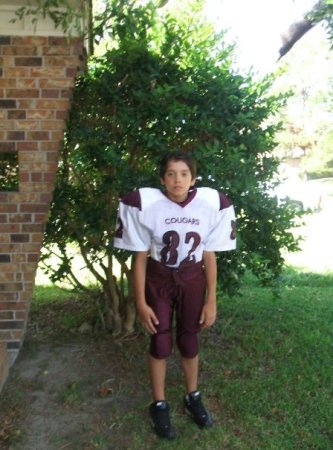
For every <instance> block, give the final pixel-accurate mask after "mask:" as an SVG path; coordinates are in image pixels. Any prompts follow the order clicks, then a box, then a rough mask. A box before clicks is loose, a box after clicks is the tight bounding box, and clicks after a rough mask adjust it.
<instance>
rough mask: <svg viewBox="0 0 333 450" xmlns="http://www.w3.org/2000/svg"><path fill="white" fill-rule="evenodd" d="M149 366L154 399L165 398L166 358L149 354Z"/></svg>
mask: <svg viewBox="0 0 333 450" xmlns="http://www.w3.org/2000/svg"><path fill="white" fill-rule="evenodd" d="M148 367H149V375H150V383H151V389H152V395H153V399H154V401H159V400H165V376H166V360H165V359H156V358H154V357H153V356H151V355H148Z"/></svg>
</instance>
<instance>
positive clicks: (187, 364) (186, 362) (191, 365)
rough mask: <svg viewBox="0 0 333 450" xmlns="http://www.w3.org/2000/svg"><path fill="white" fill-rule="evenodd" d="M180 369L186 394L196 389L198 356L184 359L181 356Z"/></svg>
mask: <svg viewBox="0 0 333 450" xmlns="http://www.w3.org/2000/svg"><path fill="white" fill-rule="evenodd" d="M181 361H182V369H183V373H184V377H185V384H186V389H187V393H188V394H189V393H190V392H193V391H196V390H197V389H198V373H199V356H198V355H197V356H195V357H194V358H184V356H182V359H181Z"/></svg>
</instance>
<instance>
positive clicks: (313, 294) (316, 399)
mask: <svg viewBox="0 0 333 450" xmlns="http://www.w3.org/2000/svg"><path fill="white" fill-rule="evenodd" d="M284 277H285V280H284V287H283V289H282V295H281V298H279V299H276V298H274V297H273V296H272V294H271V292H270V291H269V290H268V289H263V288H261V287H259V286H258V285H257V284H256V283H255V282H253V281H251V280H250V279H249V280H248V281H247V284H246V285H245V286H244V287H243V289H242V292H241V295H240V296H238V297H237V298H234V299H221V300H220V302H219V317H220V318H219V320H218V323H217V324H216V325H215V327H214V329H213V330H211V331H209V332H206V333H205V334H203V336H202V352H201V373H200V381H201V383H200V388H201V389H202V391H203V393H204V395H205V398H206V401H207V403H208V404H209V406H210V408H211V409H212V411H213V413H214V416H215V427H214V428H212V429H211V430H204V431H199V430H197V428H196V427H195V426H194V425H192V424H191V423H189V421H188V418H187V417H186V416H185V415H184V413H183V411H182V407H181V397H182V395H183V386H182V385H181V383H178V384H176V383H175V378H177V377H179V376H180V374H179V373H176V374H175V373H171V374H169V375H168V380H169V383H170V384H171V387H169V389H168V392H169V400H170V401H171V404H172V405H173V409H172V417H173V419H174V422H175V425H176V426H177V430H178V437H177V439H176V441H175V442H173V443H169V442H163V441H162V442H160V443H159V448H160V449H167V448H172V449H179V450H187V449H189V450H190V449H193V448H200V449H209V450H216V449H217V450H226V449H232V450H236V449H239V450H240V449H242V450H249V449H262V450H268V449H272V450H273V449H274V450H282V449H283V450H288V449H290V450H291V449H318V450H319V449H320V450H325V449H327V450H329V449H332V448H333V415H332V411H333V370H332V368H333V327H332V323H333V283H332V281H333V275H326V276H325V275H318V274H300V275H298V274H297V273H296V272H295V271H292V270H289V271H286V273H285V275H284ZM145 414H146V411H145V410H144V409H143V410H142V413H141V416H140V415H139V416H138V415H137V414H136V415H131V414H129V416H128V418H127V419H128V420H127V421H126V419H124V422H126V425H124V430H125V428H128V429H131V430H132V434H131V438H130V439H129V440H128V443H127V445H128V447H127V448H130V449H133V450H134V449H136V448H154V445H156V440H155V438H153V437H150V434H149V433H150V430H149V427H146V428H143V429H142V423H144V421H145ZM139 442H145V443H146V444H145V445H146V447H142V446H141V447H140V446H139ZM194 442H195V445H194V444H193V443H194Z"/></svg>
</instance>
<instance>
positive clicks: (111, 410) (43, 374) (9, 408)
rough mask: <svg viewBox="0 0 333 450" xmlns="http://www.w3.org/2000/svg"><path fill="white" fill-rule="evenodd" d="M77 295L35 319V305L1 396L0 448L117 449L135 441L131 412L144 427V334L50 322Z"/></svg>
mask: <svg viewBox="0 0 333 450" xmlns="http://www.w3.org/2000/svg"><path fill="white" fill-rule="evenodd" d="M76 303H77V302H74V304H73V302H69V303H68V305H67V306H65V305H63V306H62V307H61V308H59V305H58V306H57V305H55V306H54V309H52V305H51V306H50V307H49V308H47V309H45V315H44V316H43V314H41V313H40V312H39V315H38V324H39V325H38V327H36V315H34V314H33V313H32V317H31V321H30V327H29V330H28V332H27V336H26V339H25V343H24V347H23V349H22V350H21V352H20V354H19V356H18V359H17V361H16V362H15V364H14V366H13V368H12V369H11V372H10V376H9V379H8V381H7V383H6V384H5V387H4V388H3V391H2V393H1V397H0V449H2V450H4V449H6V450H60V449H63V450H65V449H66V450H74V449H75V450H76V449H77V450H90V449H110V450H111V449H117V450H118V449H119V450H121V449H128V448H135V447H132V446H131V442H133V436H134V435H133V434H130V435H129V433H128V429H127V427H126V426H124V423H126V422H128V420H127V419H128V418H131V417H132V424H131V426H132V429H131V432H133V433H134V434H135V430H136V426H138V427H141V430H142V427H147V430H148V424H147V420H146V408H147V402H149V400H150V394H149V390H148V386H147V383H146V380H147V374H146V373H143V372H144V371H145V358H146V357H145V337H144V336H143V335H140V334H138V335H135V336H131V337H130V338H127V339H126V340H123V341H122V340H114V339H113V338H112V337H111V336H106V335H105V334H104V335H101V334H100V335H98V336H95V335H93V334H90V335H88V336H86V335H80V334H79V333H78V332H77V330H76V331H75V332H74V331H72V332H64V331H63V330H61V329H57V326H55V327H54V325H56V324H57V315H59V314H62V313H63V310H64V308H66V307H67V308H70V309H71V314H72V313H73V309H75V308H77V307H78V304H76ZM51 319H52V322H51V323H50V320H51ZM52 325H53V326H52ZM126 418H127V419H126ZM149 434H150V433H149ZM152 439H153V440H154V437H152ZM152 444H153V441H152ZM137 448H140V447H137ZM142 448H143V447H142ZM144 448H149V447H144Z"/></svg>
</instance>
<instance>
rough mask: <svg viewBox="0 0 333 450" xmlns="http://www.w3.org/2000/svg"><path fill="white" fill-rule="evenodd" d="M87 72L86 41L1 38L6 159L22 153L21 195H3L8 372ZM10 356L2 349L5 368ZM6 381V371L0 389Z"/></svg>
mask: <svg viewBox="0 0 333 450" xmlns="http://www.w3.org/2000/svg"><path fill="white" fill-rule="evenodd" d="M83 65H84V58H83V45H82V40H81V39H79V38H71V39H69V38H66V37H57V36H54V37H50V36H0V159H1V153H3V154H4V153H8V152H17V154H18V162H19V189H18V191H17V192H0V343H1V342H4V343H5V344H6V351H7V356H8V358H7V359H8V363H9V365H11V364H12V363H13V362H14V360H15V358H16V356H17V354H18V352H19V349H20V347H21V345H22V340H23V338H24V333H25V329H26V325H27V319H28V314H29V305H30V300H31V296H32V292H33V287H34V279H35V274H36V269H37V264H38V260H39V254H40V249H41V244H42V239H43V231H44V227H45V223H46V221H47V216H48V210H49V206H50V202H51V199H52V193H53V189H54V181H55V175H56V170H57V163H58V154H59V149H60V146H61V143H62V139H63V130H64V126H65V119H66V115H67V112H68V110H69V107H70V97H71V91H72V88H73V85H74V80H75V77H76V75H77V72H78V70H80V69H81V68H82V67H83ZM4 351H5V350H4V348H3V344H2V346H0V367H4V366H5V365H6V357H5V356H4V355H2V356H1V353H4ZM1 361H2V362H1ZM1 364H2V365H1ZM1 370H2V369H1ZM4 376H6V369H3V370H2V372H0V386H1V385H2V384H3V383H2V380H1V377H4Z"/></svg>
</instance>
